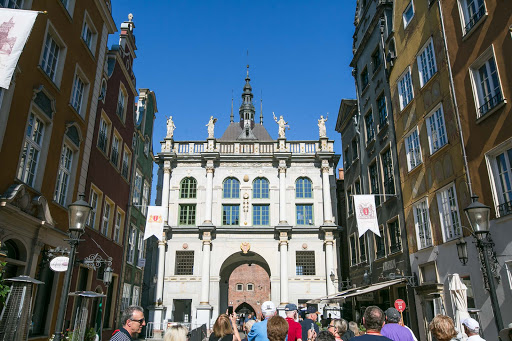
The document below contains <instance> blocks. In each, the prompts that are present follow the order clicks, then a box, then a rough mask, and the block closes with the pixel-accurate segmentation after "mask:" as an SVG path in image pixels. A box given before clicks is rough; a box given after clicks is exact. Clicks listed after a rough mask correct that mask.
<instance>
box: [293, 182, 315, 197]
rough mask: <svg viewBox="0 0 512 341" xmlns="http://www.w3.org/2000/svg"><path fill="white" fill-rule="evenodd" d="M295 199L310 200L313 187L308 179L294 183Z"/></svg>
mask: <svg viewBox="0 0 512 341" xmlns="http://www.w3.org/2000/svg"><path fill="white" fill-rule="evenodd" d="M295 197H296V198H312V197H313V186H312V184H311V180H309V179H308V178H298V179H297V182H296V183H295Z"/></svg>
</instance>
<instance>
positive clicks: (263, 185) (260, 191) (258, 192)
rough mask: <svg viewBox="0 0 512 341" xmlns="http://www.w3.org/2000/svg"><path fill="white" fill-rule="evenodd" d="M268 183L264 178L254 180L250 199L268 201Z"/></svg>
mask: <svg viewBox="0 0 512 341" xmlns="http://www.w3.org/2000/svg"><path fill="white" fill-rule="evenodd" d="M268 187H269V182H268V180H267V179H265V178H256V179H255V180H254V182H253V190H252V197H253V198H255V199H268V198H269V195H268Z"/></svg>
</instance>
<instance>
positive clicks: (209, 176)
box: [203, 161, 214, 224]
mask: <svg viewBox="0 0 512 341" xmlns="http://www.w3.org/2000/svg"><path fill="white" fill-rule="evenodd" d="M213 171H214V167H213V161H208V162H207V163H206V207H205V217H204V223H203V224H212V200H213Z"/></svg>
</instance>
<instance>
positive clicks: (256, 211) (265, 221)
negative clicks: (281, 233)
mask: <svg viewBox="0 0 512 341" xmlns="http://www.w3.org/2000/svg"><path fill="white" fill-rule="evenodd" d="M252 223H253V225H255V226H268V225H269V224H270V206H269V205H253V206H252Z"/></svg>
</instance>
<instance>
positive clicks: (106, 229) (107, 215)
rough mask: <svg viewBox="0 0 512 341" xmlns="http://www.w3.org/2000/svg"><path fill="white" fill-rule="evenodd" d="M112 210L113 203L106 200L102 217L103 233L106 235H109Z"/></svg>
mask: <svg viewBox="0 0 512 341" xmlns="http://www.w3.org/2000/svg"><path fill="white" fill-rule="evenodd" d="M111 210H112V205H111V204H110V203H108V202H107V200H105V205H104V206H103V217H102V219H101V234H103V235H104V236H107V237H108V235H109V224H110V211H111Z"/></svg>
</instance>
